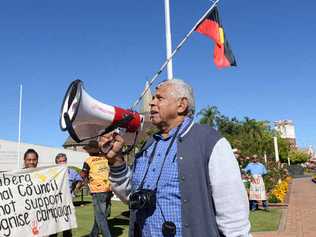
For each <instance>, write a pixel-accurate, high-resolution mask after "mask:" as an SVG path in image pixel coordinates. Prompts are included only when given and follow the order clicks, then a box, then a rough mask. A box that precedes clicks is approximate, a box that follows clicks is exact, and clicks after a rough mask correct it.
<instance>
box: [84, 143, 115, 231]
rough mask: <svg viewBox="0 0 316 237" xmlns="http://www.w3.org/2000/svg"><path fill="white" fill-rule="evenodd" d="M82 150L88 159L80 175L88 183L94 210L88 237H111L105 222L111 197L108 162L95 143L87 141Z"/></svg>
mask: <svg viewBox="0 0 316 237" xmlns="http://www.w3.org/2000/svg"><path fill="white" fill-rule="evenodd" d="M84 149H85V150H86V151H87V152H88V153H89V155H90V157H88V158H87V159H86V160H85V162H84V164H83V168H82V171H81V174H80V175H81V176H82V177H83V178H84V179H85V180H86V181H87V183H88V186H89V189H90V193H91V195H92V201H93V208H94V225H93V228H92V230H91V232H90V237H97V236H98V234H99V232H100V231H101V234H102V236H103V237H111V233H110V229H109V225H108V222H107V211H108V206H109V205H110V202H111V197H112V191H111V183H110V181H109V166H108V160H107V159H106V158H105V157H104V156H103V155H101V154H100V150H99V148H98V142H97V141H93V140H92V141H89V143H88V145H86V146H84Z"/></svg>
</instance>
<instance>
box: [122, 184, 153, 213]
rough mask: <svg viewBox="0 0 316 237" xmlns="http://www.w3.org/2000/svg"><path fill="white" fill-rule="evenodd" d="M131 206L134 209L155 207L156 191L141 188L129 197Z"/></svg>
mask: <svg viewBox="0 0 316 237" xmlns="http://www.w3.org/2000/svg"><path fill="white" fill-rule="evenodd" d="M128 205H129V208H130V209H133V210H135V209H136V210H142V209H153V210H154V209H155V208H156V191H154V190H150V189H139V190H137V191H135V192H133V193H132V194H131V195H130V197H129V204H128Z"/></svg>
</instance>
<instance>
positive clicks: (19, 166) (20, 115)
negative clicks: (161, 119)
mask: <svg viewBox="0 0 316 237" xmlns="http://www.w3.org/2000/svg"><path fill="white" fill-rule="evenodd" d="M22 92H23V88H22V84H20V105H19V137H18V169H19V168H21V157H20V156H21V151H20V150H21V118H22Z"/></svg>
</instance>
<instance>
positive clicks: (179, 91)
mask: <svg viewBox="0 0 316 237" xmlns="http://www.w3.org/2000/svg"><path fill="white" fill-rule="evenodd" d="M166 85H171V86H172V88H173V91H172V92H171V94H172V95H173V96H174V97H175V98H176V99H179V98H186V99H187V100H188V111H187V112H188V113H187V115H188V116H190V117H193V115H194V112H195V99H194V94H193V89H192V87H191V86H190V85H189V84H187V83H185V82H184V81H183V80H180V79H172V80H166V81H163V82H161V83H160V84H159V85H158V86H157V87H156V89H158V88H159V87H161V86H166Z"/></svg>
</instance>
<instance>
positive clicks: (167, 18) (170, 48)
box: [165, 0, 173, 80]
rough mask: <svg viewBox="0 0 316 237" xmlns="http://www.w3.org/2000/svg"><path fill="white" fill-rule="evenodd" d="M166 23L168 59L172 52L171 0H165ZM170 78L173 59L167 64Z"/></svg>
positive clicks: (170, 77)
mask: <svg viewBox="0 0 316 237" xmlns="http://www.w3.org/2000/svg"><path fill="white" fill-rule="evenodd" d="M165 25H166V50H167V59H168V58H170V56H171V53H172V44H171V27H170V4H169V0H165ZM167 73H168V80H171V79H172V78H173V69H172V59H170V61H169V62H168V64H167Z"/></svg>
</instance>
